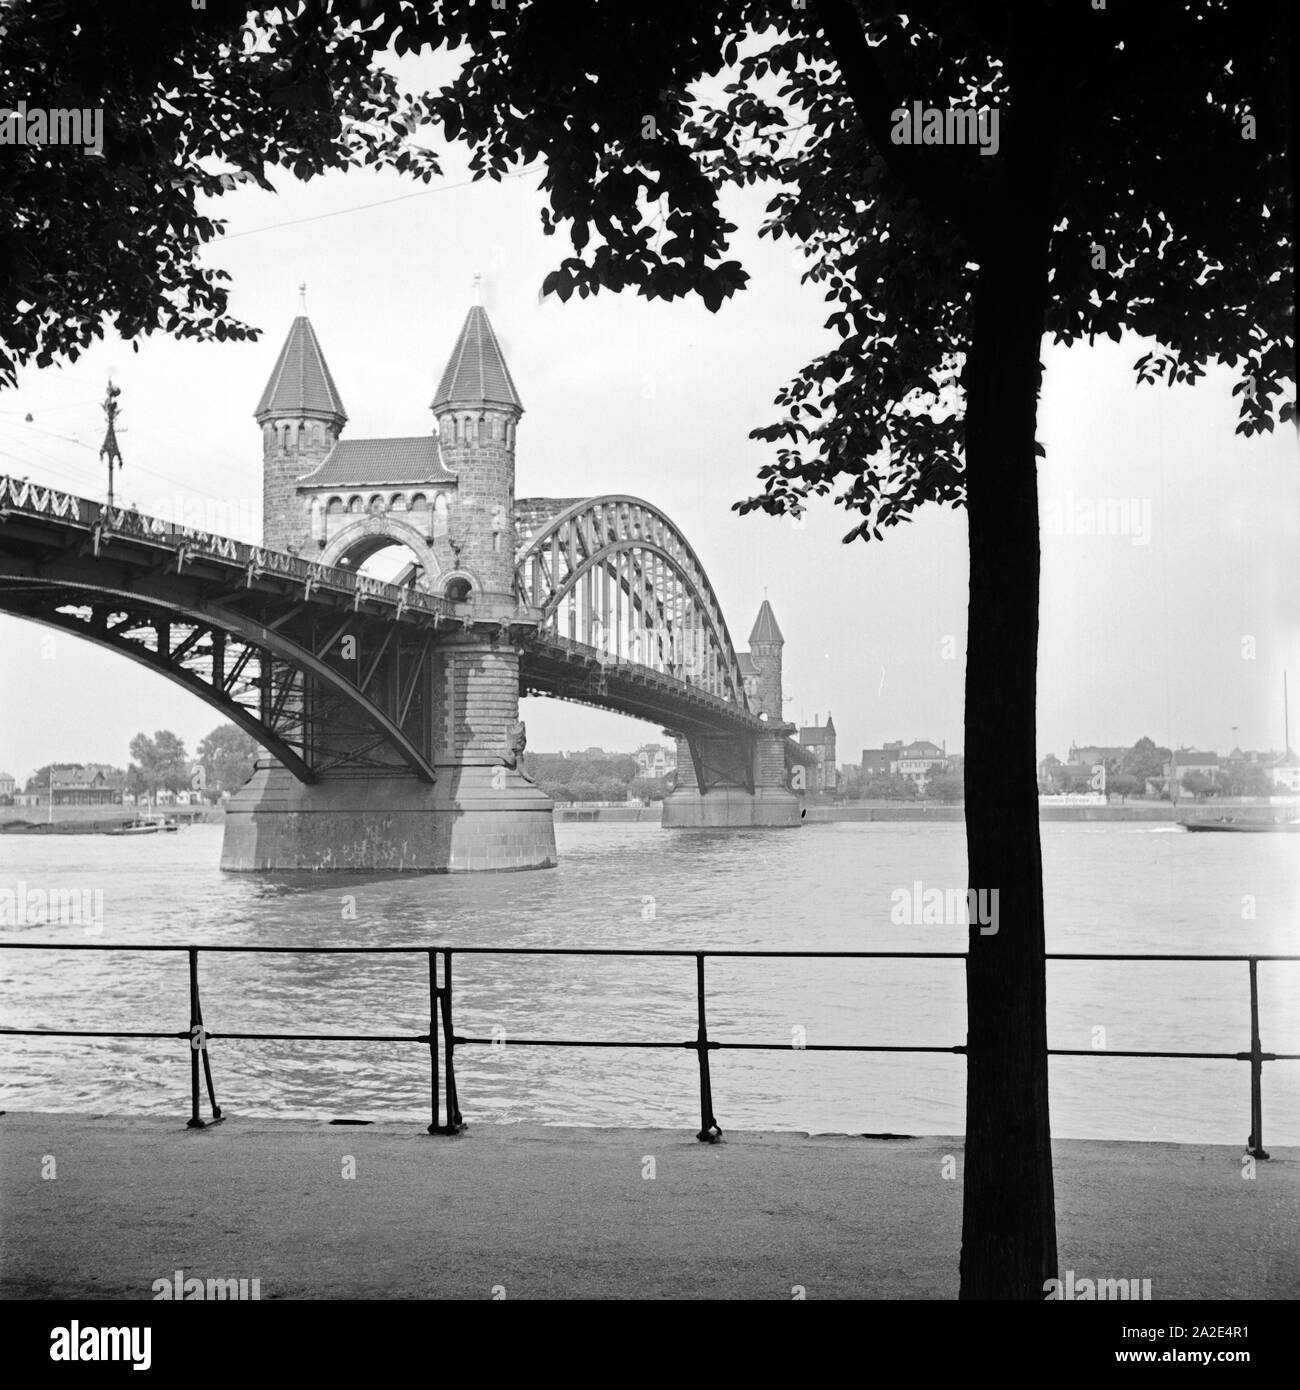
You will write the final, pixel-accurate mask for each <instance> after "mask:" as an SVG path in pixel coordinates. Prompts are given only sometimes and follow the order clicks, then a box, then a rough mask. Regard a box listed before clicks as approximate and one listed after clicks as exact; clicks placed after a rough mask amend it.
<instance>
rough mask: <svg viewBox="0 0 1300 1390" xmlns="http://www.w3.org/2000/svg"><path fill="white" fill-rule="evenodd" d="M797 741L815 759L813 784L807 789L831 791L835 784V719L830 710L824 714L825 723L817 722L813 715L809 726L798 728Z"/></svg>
mask: <svg viewBox="0 0 1300 1390" xmlns="http://www.w3.org/2000/svg"><path fill="white" fill-rule="evenodd" d="M799 742H800V743H801V744H802V745H803V746H804V747H805V748H806V749H807V750H808V751H809V752H810V753H811V754H812V755H813V757H814V758H816V759H817V762H816V764H815V766H814V768H813V784H812V786H811V787H810V788H809V789H808V790H809V791H818V792H833V791H834V790H835V786H836V779H837V773H836V763H835V720H834V719H833V718H832V717H831V715H830V712H829V711H828V712H827V714H826V722H825V724H819V723H818V722H817V716H816V715H815V714H814V715H813V722H812V724H811V726H810V727H807V728H803V729H800V730H799Z"/></svg>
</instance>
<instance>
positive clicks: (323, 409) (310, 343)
mask: <svg viewBox="0 0 1300 1390" xmlns="http://www.w3.org/2000/svg"><path fill="white" fill-rule="evenodd" d="M253 413H254V415H255V416H256V418H257V420H258V422H259V423H263V422H264V421H265V420H267V419H268V418H270V417H271V416H273V415H304V414H315V415H334V416H337V417H338V419H339V421H340V423H342V421H344V420H346V419H347V418H348V413H347V411H346V410H344V408H343V400H342V398H341V397H340V396H339V392H338V387H337V386H335V385H334V378H333V377H332V376H331V375H330V369H329V367H328V366H326V364H325V354H324V353H323V352H322V351H321V350H320V343H319V342H318V341H317V339H316V331H315V329H313V328H312V326H311V320H310V319H309V318H308V317H307V315H306V314H299V315H298V317H297V318H296V319H294V321H293V327H292V328H290V329H289V336H288V337H287V338H286V339H285V340H284V346H283V347H282V348H281V349H280V356H279V357H278V358H277V359H276V363H275V370H274V371H273V372H272V373H271V379H270V380H269V381H268V382H267V383H266V390H265V391H263V392H262V399H261V400H260V401H258V403H257V409H256V410H255V411H254V412H253Z"/></svg>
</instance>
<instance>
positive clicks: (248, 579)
mask: <svg viewBox="0 0 1300 1390" xmlns="http://www.w3.org/2000/svg"><path fill="white" fill-rule="evenodd" d="M516 525H517V532H518V535H519V544H518V546H517V549H516V567H515V582H516V594H515V601H514V604H513V606H511V608H510V609H509V611H508V613H502V612H497V611H493V612H491V613H487V614H484V613H482V612H478V611H477V610H476V608H475V605H474V604H473V603H472V602H458V601H454V600H451V599H448V598H445V597H442V596H439V595H435V594H430V593H428V592H425V591H423V590H420V589H418V588H415V587H411V586H402V585H399V584H391V583H385V582H383V581H380V580H377V579H373V578H369V577H367V576H365V575H361V574H358V573H357V572H356V571H355V570H353V569H349V568H341V567H338V566H330V565H325V564H321V563H315V562H312V561H309V560H306V559H303V558H299V557H297V556H292V555H288V554H285V553H282V552H279V551H273V550H267V549H265V548H263V547H257V546H250V545H246V544H244V543H242V542H239V541H235V540H233V539H231V538H229V537H224V536H218V535H213V534H209V533H204V532H197V531H193V530H191V529H189V528H184V527H175V526H171V525H169V524H167V523H164V522H162V521H160V520H157V519H154V518H150V517H147V516H142V515H140V514H139V513H136V512H133V511H130V510H126V509H112V510H110V509H108V508H106V507H104V506H102V505H101V504H99V503H97V502H93V501H89V500H88V499H85V498H79V497H76V496H73V495H71V494H67V493H61V492H58V491H56V490H55V489H52V488H43V487H40V486H38V485H35V484H30V483H28V482H27V481H26V480H23V481H21V482H19V481H15V480H14V479H12V478H7V477H3V476H0V612H7V613H10V614H12V615H14V616H16V617H22V618H26V619H28V620H30V621H32V622H35V623H39V624H43V625H45V626H47V627H51V628H55V629H58V630H61V631H64V632H67V633H70V634H73V635H76V636H78V637H81V638H84V639H86V640H88V641H91V642H94V643H96V644H98V645H99V646H102V647H105V648H108V649H110V650H113V651H115V652H117V653H119V654H120V655H122V656H125V657H127V658H129V659H130V660H132V661H135V662H137V663H138V664H141V665H144V666H147V667H148V668H149V669H151V670H153V671H155V672H157V673H159V674H161V675H163V676H166V677H167V678H168V679H169V680H172V681H174V682H176V683H177V684H179V685H181V686H183V687H184V688H186V689H187V690H189V691H190V692H191V693H193V694H195V695H197V696H198V697H199V698H200V699H202V700H204V701H206V702H207V703H208V704H210V705H212V706H214V707H215V708H217V709H219V710H220V711H221V712H222V713H223V714H224V716H225V717H226V718H228V719H230V720H231V721H232V722H233V723H235V724H237V725H238V726H239V727H240V728H242V729H244V730H245V731H246V732H248V733H249V734H251V735H252V737H253V738H254V739H256V741H257V742H258V743H259V744H261V745H262V747H264V748H265V749H266V750H267V751H268V752H270V753H271V754H273V755H274V757H275V758H276V759H277V761H278V762H279V763H280V765H281V766H282V767H283V768H284V769H286V770H287V772H288V773H289V774H291V775H292V777H293V778H294V779H296V780H297V782H298V783H299V784H301V785H303V786H305V787H313V786H316V785H319V784H321V783H322V782H325V783H329V782H332V781H334V780H335V775H336V774H340V773H341V774H362V775H372V776H378V777H380V778H385V777H387V778H404V779H413V780H414V781H415V782H416V783H422V784H424V785H426V786H428V787H430V788H432V786H433V784H434V783H435V782H437V781H438V780H439V778H438V773H437V771H436V770H435V769H436V768H438V767H440V766H441V763H440V762H439V757H440V754H439V750H440V749H441V750H444V752H445V750H446V748H447V747H448V746H449V745H448V739H449V738H452V737H453V736H454V737H457V738H460V740H461V745H463V746H464V747H466V748H468V747H469V746H470V744H469V743H467V742H466V740H470V741H471V742H472V745H473V747H472V752H473V755H474V756H477V757H479V760H480V762H481V761H482V760H483V759H484V758H485V757H486V758H487V759H488V761H492V760H493V759H497V758H498V755H500V756H499V761H501V762H504V763H505V765H506V766H507V767H509V768H514V767H515V766H516V764H517V750H516V748H515V747H514V735H513V734H512V733H511V729H512V725H511V722H510V721H512V720H514V719H516V718H517V716H516V715H515V714H506V713H504V712H503V711H505V709H506V705H505V704H503V703H502V701H503V700H508V701H509V702H510V703H513V704H514V707H515V708H516V709H517V703H516V702H517V695H544V696H550V697H552V698H559V699H564V700H571V701H575V702H579V703H583V704H587V705H591V706H594V707H597V708H601V709H606V710H613V711H617V712H619V713H624V714H628V715H631V716H633V717H635V718H640V719H644V720H647V721H650V722H652V723H657V724H659V725H660V726H661V727H663V728H665V730H666V731H667V732H670V733H673V734H675V735H677V736H679V737H680V738H682V739H684V740H686V741H687V743H688V744H689V746H690V752H691V758H692V761H693V764H694V785H695V786H696V787H697V788H698V789H699V790H700V791H701V792H704V791H707V790H709V789H711V788H716V787H738V788H742V789H745V790H746V791H748V792H749V793H750V794H751V795H752V794H753V793H754V792H755V790H756V788H757V787H758V786H760V784H761V785H763V786H771V785H775V784H776V783H777V782H778V781H779V780H780V777H781V769H780V763H781V761H782V758H784V761H785V764H786V766H787V767H788V766H789V765H790V764H791V763H793V762H805V761H807V760H808V757H809V755H808V754H807V751H806V750H803V749H801V748H800V747H799V746H798V745H796V744H794V743H793V742H792V741H791V740H790V739H789V738H788V736H787V735H788V734H789V733H790V732H791V729H790V726H788V725H785V724H781V723H775V722H769V720H768V719H767V718H766V716H764V715H762V714H760V713H759V712H758V711H757V710H756V709H754V708H751V705H750V703H749V699H748V696H747V692H746V688H745V678H744V670H743V668H742V665H741V662H740V660H739V658H738V656H737V653H736V650H735V646H734V643H733V642H732V639H731V635H730V633H729V632H728V630H727V625H726V621H725V619H724V618H723V615H722V610H721V607H720V605H719V603H718V600H717V596H716V594H715V593H714V590H713V587H712V585H711V584H710V582H709V579H708V576H707V574H706V573H705V571H704V567H703V566H702V565H701V563H700V560H699V557H698V556H697V555H696V553H695V551H694V550H693V549H692V547H691V546H690V544H689V543H688V542H687V541H686V539H685V538H684V537H683V536H682V534H681V532H680V531H679V530H678V529H677V527H676V526H674V524H673V523H672V522H671V521H670V520H669V519H668V518H667V517H666V516H665V515H664V514H663V513H662V512H661V511H659V510H658V509H657V508H655V507H653V506H651V505H650V504H649V503H648V502H645V501H643V500H641V499H639V498H635V497H626V496H618V495H607V496H601V497H593V498H586V499H581V500H579V499H532V500H525V501H521V502H519V503H518V504H517V506H516ZM466 642H468V643H469V644H470V645H471V646H472V647H473V648H474V650H475V651H477V652H479V653H484V652H486V653H491V654H492V655H491V656H489V657H487V658H484V657H482V656H471V657H469V658H467V660H469V661H470V663H471V664H470V666H469V667H466V668H465V670H466V671H472V667H473V664H474V663H475V662H479V663H481V662H482V661H483V660H484V659H486V660H489V661H497V660H505V661H507V662H509V661H511V660H513V661H514V663H515V664H514V666H513V668H510V669H513V671H514V672H515V674H514V675H512V676H511V677H510V685H511V687H512V693H511V694H510V695H509V696H508V697H507V696H506V695H505V694H504V693H503V692H502V691H501V690H500V689H499V687H497V686H493V687H492V689H491V690H490V691H489V690H487V689H486V688H484V694H483V701H484V703H483V704H482V706H481V708H480V707H476V706H474V705H472V704H471V705H463V706H460V707H455V706H454V701H453V705H448V703H447V701H448V699H449V698H452V697H450V696H449V694H448V690H449V687H448V686H447V684H446V670H445V668H444V666H442V665H440V662H441V661H442V660H443V656H444V655H445V653H446V652H447V651H448V650H449V649H450V648H454V647H456V645H457V644H464V643H466ZM350 648H351V649H350ZM462 649H463V647H462ZM512 653H513V656H512V655H511V654H512ZM496 654H499V657H498V655H496ZM483 669H485V670H486V668H483ZM500 669H502V670H505V669H507V668H506V667H502V668H500ZM473 678H474V677H473V676H472V674H470V675H466V676H465V679H466V680H471V679H473ZM458 679H459V678H458ZM494 679H495V678H494ZM457 690H458V691H461V692H462V694H461V695H457V696H455V699H460V698H462V697H464V698H471V697H469V695H468V692H469V690H470V687H469V686H468V685H458V686H457ZM472 698H475V699H477V698H478V697H477V696H474V697H472ZM498 725H501V732H500V733H497V734H489V733H487V732H486V731H487V730H491V729H494V728H496V727H497V726H498ZM453 726H454V727H453ZM520 746H522V745H520ZM761 748H766V749H769V752H767V753H765V754H763V755H762V756H760V753H759V750H760V749H761ZM782 748H783V749H784V752H782ZM457 756H459V755H457ZM773 758H775V760H776V761H775V763H773V762H772V759H773ZM453 785H454V780H453Z"/></svg>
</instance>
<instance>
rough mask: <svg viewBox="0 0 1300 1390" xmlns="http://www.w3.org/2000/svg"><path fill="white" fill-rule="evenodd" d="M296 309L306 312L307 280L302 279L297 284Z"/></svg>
mask: <svg viewBox="0 0 1300 1390" xmlns="http://www.w3.org/2000/svg"><path fill="white" fill-rule="evenodd" d="M298 309H299V311H300V312H301V313H303V314H306V312H307V282H306V280H303V281H302V282H301V283H300V284H299V286H298Z"/></svg>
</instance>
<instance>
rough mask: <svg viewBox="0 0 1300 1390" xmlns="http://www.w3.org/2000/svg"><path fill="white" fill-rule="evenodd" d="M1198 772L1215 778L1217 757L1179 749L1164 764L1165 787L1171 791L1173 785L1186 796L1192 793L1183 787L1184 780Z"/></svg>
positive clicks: (1213, 754) (1193, 749) (1216, 775)
mask: <svg viewBox="0 0 1300 1390" xmlns="http://www.w3.org/2000/svg"><path fill="white" fill-rule="evenodd" d="M1194 772H1199V773H1201V774H1202V775H1203V776H1205V777H1210V778H1217V777H1218V775H1219V755H1218V754H1217V753H1204V752H1199V751H1197V750H1196V749H1195V748H1179V749H1178V750H1177V751H1176V752H1174V753H1172V754H1171V755H1170V759H1169V761H1168V762H1167V763H1166V764H1165V786H1167V787H1169V788H1170V789H1172V788H1173V787H1174V786H1175V784H1176V785H1177V787H1178V789H1179V790H1180V791H1182V792H1183V793H1184V795H1186V796H1191V795H1192V793H1191V792H1189V791H1188V790H1187V788H1186V787H1185V786H1184V785H1183V782H1184V779H1185V778H1187V777H1189V776H1191V774H1192V773H1194Z"/></svg>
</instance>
